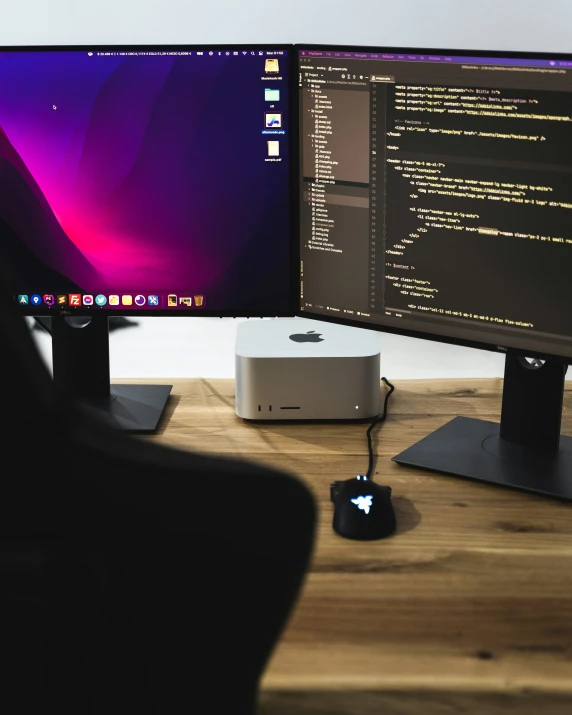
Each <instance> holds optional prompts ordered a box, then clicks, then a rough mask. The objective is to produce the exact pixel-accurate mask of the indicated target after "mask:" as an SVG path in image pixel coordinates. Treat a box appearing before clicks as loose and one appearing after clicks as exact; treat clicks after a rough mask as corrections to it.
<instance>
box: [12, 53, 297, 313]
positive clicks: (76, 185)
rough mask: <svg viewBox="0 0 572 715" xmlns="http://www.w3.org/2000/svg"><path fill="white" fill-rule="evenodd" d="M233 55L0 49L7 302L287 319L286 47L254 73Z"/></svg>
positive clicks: (257, 60)
mask: <svg viewBox="0 0 572 715" xmlns="http://www.w3.org/2000/svg"><path fill="white" fill-rule="evenodd" d="M116 49H118V48H116ZM144 49H145V48H142V51H143V50H144ZM234 49H236V48H231V52H230V56H227V54H226V52H223V53H222V55H221V56H219V54H218V48H217V51H216V52H214V53H213V54H212V55H209V51H208V48H206V50H205V51H204V54H203V55H202V56H197V55H196V52H195V51H194V52H192V55H191V56H188V55H185V56H172V55H167V56H162V55H152V56H149V55H144V54H137V55H135V56H113V55H111V56H98V54H97V51H94V52H93V54H92V55H91V56H90V55H89V54H88V51H87V48H86V51H83V50H73V51H71V50H70V51H65V50H58V51H44V50H40V51H4V52H2V51H0V252H1V253H0V257H1V258H2V260H3V262H4V261H5V262H6V263H7V264H8V265H9V266H10V269H11V271H12V274H13V276H14V278H15V283H16V284H17V286H18V291H19V292H21V293H22V294H30V295H31V294H40V295H43V294H45V293H51V294H58V293H64V294H67V293H73V292H77V293H82V294H86V293H88V294H104V295H108V294H115V293H117V294H119V295H121V294H124V293H129V294H133V295H135V294H143V295H149V294H155V295H159V296H160V304H159V305H158V308H159V309H167V295H168V294H176V295H179V296H182V295H194V294H201V295H203V296H204V300H203V304H202V308H203V309H204V310H207V311H215V312H228V313H229V314H230V313H232V314H234V315H260V316H268V315H279V314H284V313H285V312H287V311H288V309H289V307H290V300H289V297H290V289H291V286H290V180H289V174H290V166H289V157H288V151H287V141H288V127H289V121H290V117H289V114H288V101H289V97H288V72H287V70H288V68H287V51H283V52H282V53H281V55H280V56H279V57H278V60H279V62H280V69H279V72H278V73H276V72H272V73H268V72H267V71H266V70H265V67H266V65H265V60H266V58H267V51H265V52H264V55H263V56H262V55H261V54H259V51H258V50H256V52H251V51H248V52H247V53H246V54H243V52H242V51H241V52H240V54H239V55H238V56H234V55H233V53H232V50H234ZM269 49H270V50H271V48H269ZM102 52H103V50H102V51H101V52H100V55H101V53H102ZM276 54H277V53H276V52H274V53H273V55H276ZM268 88H270V89H272V90H279V101H275V100H274V101H273V102H269V99H268V97H269V96H272V95H269V94H268V93H267V92H265V90H266V89H268ZM273 96H274V97H276V94H275V93H274V95H273ZM269 111H271V112H276V113H280V114H281V120H274V124H273V125H272V126H273V128H274V126H276V122H277V121H278V123H279V124H281V128H280V129H279V130H278V131H277V132H276V133H274V134H267V133H263V132H264V130H265V122H266V121H267V120H266V116H265V112H269ZM278 132H281V133H278ZM269 140H274V141H278V142H279V149H278V152H279V153H278V156H276V150H277V149H276V146H277V145H274V146H273V150H272V151H271V150H270V147H269V145H268V141H269ZM42 307H43V308H45V307H46V306H42ZM109 307H111V306H110V305H109V303H108V304H107V305H106V308H109ZM117 309H118V310H120V311H122V312H125V310H126V309H125V307H124V306H119V307H118V308H117ZM130 309H131V310H137V308H136V306H135V305H133V306H132V307H131V308H130ZM145 309H146V310H149V306H147V305H146V306H145ZM28 312H33V311H31V310H28ZM43 312H46V311H45V310H44V311H43ZM174 312H177V313H179V312H188V308H187V306H185V305H179V304H177V307H176V308H175V309H174Z"/></svg>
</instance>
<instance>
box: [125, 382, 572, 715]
mask: <svg viewBox="0 0 572 715" xmlns="http://www.w3.org/2000/svg"><path fill="white" fill-rule="evenodd" d="M121 382H143V381H141V380H133V381H125V380H122V381H121ZM146 382H163V383H166V382H169V383H172V384H173V385H174V387H173V392H172V395H173V396H172V398H171V400H170V403H169V405H168V408H167V412H166V414H165V418H164V420H163V421H162V425H161V428H160V430H159V431H158V433H157V434H156V435H154V436H152V437H145V439H154V440H158V441H161V442H163V443H167V444H172V445H174V446H177V447H183V448H188V449H192V450H195V451H202V452H208V453H216V454H227V455H233V456H238V457H243V458H248V459H254V460H257V461H260V462H263V463H265V464H269V465H273V466H275V467H279V468H281V469H285V470H287V471H289V472H291V473H294V474H296V475H298V476H299V477H300V478H301V479H302V480H304V482H306V483H307V484H308V486H309V487H310V488H311V490H312V491H313V493H314V494H315V496H316V499H317V502H318V505H319V525H318V530H317V540H316V546H315V551H314V555H313V559H312V564H311V569H310V573H309V574H308V577H307V580H306V583H305V586H304V589H303V592H302V594H301V597H300V599H299V601H298V603H297V604H296V607H295V610H294V613H293V614H292V617H291V619H290V622H289V624H288V627H287V628H286V630H285V632H284V634H283V636H282V638H281V640H280V643H279V644H278V647H277V648H276V650H275V652H274V655H273V657H272V659H271V662H270V663H269V666H268V668H267V671H266V673H265V676H264V679H263V683H262V697H261V710H260V713H261V715H286V713H288V714H289V713H299V714H301V715H310V714H311V715H326V714H328V715H341V714H342V713H344V714H345V713H351V714H355V715H374V714H376V715H377V714H378V713H384V714H386V715H405V714H407V715H410V714H411V715H412V714H413V713H415V714H417V713H419V714H420V715H432V714H433V713H434V714H436V715H437V714H439V715H441V714H442V715H449V714H451V715H452V714H453V713H454V714H458V713H471V714H472V713H475V714H479V715H481V714H483V715H497V713H499V714H500V713H503V714H504V713H517V712H518V713H519V714H526V715H528V714H529V713H530V714H532V713H535V714H541V715H552V714H553V713H558V714H560V713H567V714H569V713H571V712H572V505H569V504H566V503H561V502H558V501H555V500H551V499H548V498H542V497H536V496H532V495H527V494H523V493H520V492H516V491H511V490H507V489H502V488H499V487H494V486H488V485H483V484H478V483H473V482H469V481H466V480H462V479H457V478H453V477H445V476H440V475H437V474H430V473H428V472H424V471H421V470H413V469H409V468H406V467H402V466H400V465H397V464H396V463H394V462H392V461H391V457H393V456H394V455H396V454H398V453H399V452H401V451H402V450H403V449H405V448H406V447H407V446H409V445H411V444H413V443H414V442H416V441H417V440H419V439H421V438H422V437H424V436H426V435H427V434H429V433H430V432H432V431H433V430H434V429H436V428H437V427H440V426H441V425H443V424H444V423H445V422H447V421H448V420H450V419H451V418H452V417H454V416H456V415H465V416H469V417H480V418H483V419H490V420H498V419H499V417H500V400H501V389H502V380H500V379H463V380H457V379H456V380H407V381H397V382H396V383H395V387H396V390H395V393H394V394H393V396H392V398H391V400H390V403H389V417H388V419H387V422H386V423H385V424H384V425H383V426H382V427H381V428H380V429H379V430H378V431H377V432H376V434H375V437H374V445H375V449H376V452H377V454H378V458H377V463H376V469H375V475H376V477H375V478H376V480H377V481H379V482H380V483H382V484H388V485H390V486H391V487H392V488H393V497H394V505H395V511H396V515H397V522H398V528H397V533H396V534H395V535H394V536H393V537H391V538H389V539H385V540H382V541H375V542H366V543H363V542H353V541H348V540H345V539H342V538H340V537H338V536H337V535H336V534H335V533H334V532H333V530H332V525H331V522H332V514H333V509H332V505H331V503H330V501H329V483H330V481H332V480H333V479H347V478H349V477H352V476H355V475H356V474H358V473H363V472H365V471H366V469H367V463H368V456H367V442H366V429H367V426H368V425H367V423H363V422H362V423H356V422H347V423H340V422H335V423H327V422H323V423H298V422H291V423H286V422H266V423H251V422H245V421H244V420H242V419H240V418H238V417H237V416H236V414H235V411H234V382H233V381H232V380H223V379H215V380H205V379H189V380H175V381H172V380H147V381H146ZM384 390H385V388H382V389H381V392H382V394H383V392H384ZM562 432H563V433H564V434H572V385H571V384H570V383H566V394H565V406H564V413H563V425H562ZM571 478H572V475H571ZM293 518H295V515H293Z"/></svg>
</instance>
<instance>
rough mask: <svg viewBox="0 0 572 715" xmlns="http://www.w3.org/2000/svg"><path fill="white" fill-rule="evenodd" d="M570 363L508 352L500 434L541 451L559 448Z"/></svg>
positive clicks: (515, 442) (553, 358)
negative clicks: (530, 357) (565, 382)
mask: <svg viewBox="0 0 572 715" xmlns="http://www.w3.org/2000/svg"><path fill="white" fill-rule="evenodd" d="M567 367H568V366H567V364H566V362H565V361H564V360H561V359H559V358H556V357H551V358H549V359H547V360H530V359H527V358H526V357H525V356H524V355H522V354H520V353H518V352H516V351H514V352H513V351H511V352H509V353H507V356H506V362H505V371H504V386H503V393H502V413H501V426H500V436H501V438H502V439H504V440H506V441H507V442H511V443H512V444H517V445H520V446H522V447H526V448H528V449H532V450H534V451H537V452H557V451H558V449H559V444H560V423H561V421H562V403H563V398H564V379H565V376H566V370H567Z"/></svg>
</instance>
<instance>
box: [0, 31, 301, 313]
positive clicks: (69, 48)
mask: <svg viewBox="0 0 572 715" xmlns="http://www.w3.org/2000/svg"><path fill="white" fill-rule="evenodd" d="M203 49H204V50H205V51H207V52H208V51H210V50H212V51H213V52H214V51H219V50H230V51H242V50H249V51H251V50H256V51H259V50H265V51H269V52H270V51H274V50H282V51H287V52H288V55H287V56H286V57H285V58H284V59H285V60H287V66H288V93H289V97H290V101H289V112H290V125H291V126H290V132H289V137H288V151H289V156H290V171H289V176H290V182H289V186H290V215H291V217H292V220H291V223H290V231H289V248H290V256H289V258H290V265H289V285H288V291H289V295H288V308H286V309H285V310H284V311H282V312H280V313H272V314H264V315H261V314H260V311H259V312H251V311H244V310H240V311H237V310H210V309H209V308H208V307H205V308H200V309H196V310H194V309H191V310H188V311H185V310H181V309H180V308H179V307H177V308H172V309H169V308H148V307H143V308H128V309H126V310H122V309H121V308H113V309H112V308H110V307H108V306H107V307H99V306H93V307H90V308H87V307H84V306H78V307H77V308H70V307H69V306H67V307H66V308H58V307H57V306H52V307H48V306H40V307H33V306H30V305H28V306H25V307H24V306H21V305H18V304H17V307H18V310H19V311H20V312H21V314H22V315H27V316H37V317H49V316H54V315H64V316H81V317H84V316H93V315H94V314H97V315H101V314H103V315H107V316H108V317H113V316H120V315H124V316H133V317H137V316H139V317H149V316H157V317H166V316H169V317H172V318H173V317H174V318H183V317H185V318H200V317H205V318H270V317H272V318H274V317H276V318H292V317H294V314H295V308H296V305H297V299H298V294H299V290H298V289H297V283H298V261H297V260H296V255H295V253H296V250H295V251H293V250H292V247H297V246H298V155H299V152H298V141H297V137H298V92H297V90H298V82H297V76H296V74H295V72H296V69H297V53H296V52H295V46H294V45H293V44H289V43H275V42H271V43H267V44H261V43H256V42H253V43H240V44H233V43H216V44H211V43H201V44H190V45H188V44H168V43H166V44H145V43H142V44H118V43H113V44H105V45H101V44H97V43H94V44H82V45H9V46H2V45H0V53H2V52H90V51H95V52H110V51H114V50H125V51H127V52H130V51H142V50H149V51H154V50H168V51H178V50H189V51H196V50H203Z"/></svg>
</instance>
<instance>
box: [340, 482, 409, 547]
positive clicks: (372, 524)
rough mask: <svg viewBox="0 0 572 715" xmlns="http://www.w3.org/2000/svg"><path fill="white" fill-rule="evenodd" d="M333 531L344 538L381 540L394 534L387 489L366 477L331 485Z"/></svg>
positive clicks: (391, 508) (391, 509)
mask: <svg viewBox="0 0 572 715" xmlns="http://www.w3.org/2000/svg"><path fill="white" fill-rule="evenodd" d="M331 499H332V501H333V502H334V524H333V526H334V531H335V532H336V533H338V534H339V535H340V536H343V537H345V538H346V539H359V540H363V541H367V540H373V539H384V538H385V537H386V536H390V535H391V534H393V532H394V531H395V527H396V522H395V511H394V509H393V504H392V503H391V487H384V486H382V485H381V484H376V483H375V482H372V481H371V480H370V479H368V478H367V476H364V475H358V476H357V477H355V478H354V479H346V480H345V481H343V482H334V483H333V484H332V485H331Z"/></svg>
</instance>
